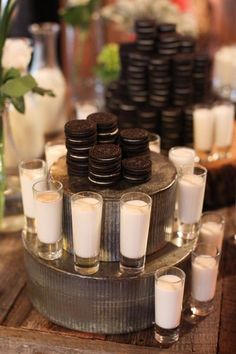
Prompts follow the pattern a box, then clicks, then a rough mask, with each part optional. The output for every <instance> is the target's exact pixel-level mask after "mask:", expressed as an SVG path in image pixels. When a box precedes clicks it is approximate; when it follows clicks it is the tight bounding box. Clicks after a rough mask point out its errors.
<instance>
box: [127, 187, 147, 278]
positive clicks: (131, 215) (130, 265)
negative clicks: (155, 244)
mask: <svg viewBox="0 0 236 354" xmlns="http://www.w3.org/2000/svg"><path fill="white" fill-rule="evenodd" d="M151 207H152V199H151V197H149V195H147V194H145V193H140V192H130V193H126V194H123V195H122V197H121V200H120V270H121V271H122V272H128V273H139V272H142V271H143V270H144V265H145V257H146V249H147V242H148V232H149V224H150V216H151Z"/></svg>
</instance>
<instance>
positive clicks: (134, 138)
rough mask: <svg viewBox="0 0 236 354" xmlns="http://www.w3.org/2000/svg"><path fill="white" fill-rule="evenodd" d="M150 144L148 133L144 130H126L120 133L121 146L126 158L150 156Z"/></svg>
mask: <svg viewBox="0 0 236 354" xmlns="http://www.w3.org/2000/svg"><path fill="white" fill-rule="evenodd" d="M148 143H149V139H148V132H147V131H146V130H144V129H140V128H134V129H124V130H122V131H121V132H120V144H121V147H122V153H123V156H124V157H133V156H138V155H144V154H148V153H149V145H148Z"/></svg>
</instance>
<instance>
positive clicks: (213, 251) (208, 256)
mask: <svg viewBox="0 0 236 354" xmlns="http://www.w3.org/2000/svg"><path fill="white" fill-rule="evenodd" d="M219 259H220V251H219V249H218V248H217V247H216V246H215V243H209V242H205V243H204V242H202V243H199V244H198V245H197V246H196V247H195V249H194V250H193V252H192V282H191V303H190V308H191V311H192V313H193V314H194V315H196V316H206V315H208V314H209V313H210V312H211V311H212V310H213V302H214V296H215V291H216V282H217V274H218V267H219Z"/></svg>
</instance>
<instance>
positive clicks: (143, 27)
mask: <svg viewBox="0 0 236 354" xmlns="http://www.w3.org/2000/svg"><path fill="white" fill-rule="evenodd" d="M135 32H136V36H137V49H138V50H139V51H141V52H145V53H151V52H153V51H154V49H155V42H156V23H155V21H152V20H146V19H144V20H142V19H140V20H137V21H136V22H135Z"/></svg>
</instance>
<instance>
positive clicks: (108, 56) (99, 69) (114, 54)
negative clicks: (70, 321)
mask: <svg viewBox="0 0 236 354" xmlns="http://www.w3.org/2000/svg"><path fill="white" fill-rule="evenodd" d="M95 72H96V74H97V76H98V77H99V78H100V79H101V80H102V82H103V83H104V84H105V85H108V84H109V83H110V82H111V81H114V80H117V79H118V77H119V73H120V57H119V45H118V44H116V43H109V44H107V45H105V46H104V47H103V48H102V50H101V52H100V53H99V55H98V57H97V66H96V68H95Z"/></svg>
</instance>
